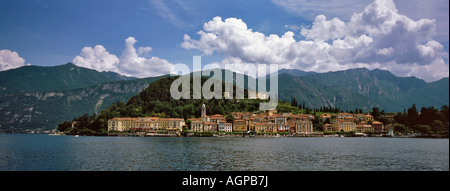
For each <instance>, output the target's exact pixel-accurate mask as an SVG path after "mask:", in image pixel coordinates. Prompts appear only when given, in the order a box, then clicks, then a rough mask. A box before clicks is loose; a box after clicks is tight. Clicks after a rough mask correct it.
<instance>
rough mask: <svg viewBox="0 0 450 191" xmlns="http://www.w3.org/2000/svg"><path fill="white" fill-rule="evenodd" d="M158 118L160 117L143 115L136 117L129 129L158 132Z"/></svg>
mask: <svg viewBox="0 0 450 191" xmlns="http://www.w3.org/2000/svg"><path fill="white" fill-rule="evenodd" d="M158 120H159V118H158V117H142V118H138V119H135V120H133V122H132V123H133V124H132V126H131V127H130V128H129V130H130V131H144V132H149V133H156V132H157V131H158Z"/></svg>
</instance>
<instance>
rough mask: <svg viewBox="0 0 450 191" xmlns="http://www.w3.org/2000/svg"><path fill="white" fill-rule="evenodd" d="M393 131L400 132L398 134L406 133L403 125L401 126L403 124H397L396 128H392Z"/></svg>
mask: <svg viewBox="0 0 450 191" xmlns="http://www.w3.org/2000/svg"><path fill="white" fill-rule="evenodd" d="M394 131H396V132H400V133H405V132H407V131H408V129H407V128H406V126H405V125H403V124H398V125H396V126H395V127H394Z"/></svg>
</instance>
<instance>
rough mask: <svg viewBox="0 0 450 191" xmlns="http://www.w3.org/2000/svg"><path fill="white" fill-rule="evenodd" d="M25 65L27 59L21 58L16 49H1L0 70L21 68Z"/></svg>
mask: <svg viewBox="0 0 450 191" xmlns="http://www.w3.org/2000/svg"><path fill="white" fill-rule="evenodd" d="M21 66H25V59H23V58H21V57H20V56H19V54H18V53H17V52H15V51H11V50H7V49H3V50H0V71H5V70H9V69H14V68H19V67H21Z"/></svg>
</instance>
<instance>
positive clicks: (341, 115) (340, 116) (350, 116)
mask: <svg viewBox="0 0 450 191" xmlns="http://www.w3.org/2000/svg"><path fill="white" fill-rule="evenodd" d="M336 118H337V119H347V120H349V119H353V114H351V113H339V114H337V116H336Z"/></svg>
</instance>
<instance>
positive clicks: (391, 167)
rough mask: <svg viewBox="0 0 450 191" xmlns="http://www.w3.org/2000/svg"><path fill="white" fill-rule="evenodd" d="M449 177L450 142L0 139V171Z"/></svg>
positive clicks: (383, 139) (148, 138)
mask: <svg viewBox="0 0 450 191" xmlns="http://www.w3.org/2000/svg"><path fill="white" fill-rule="evenodd" d="M91 170H95V171H97V170H98V171H124V170H125V171H203V170H206V171H215V170H219V171H229V170H232V171H234V170H237V171H240V170H244V171H285V170H286V171H423V170H426V171H448V170H449V140H448V139H420V138H215V137H211V138H200V137H199V138H196V137H84V136H80V137H74V136H48V135H32V134H27V135H6V134H5V135H0V171H91Z"/></svg>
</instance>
